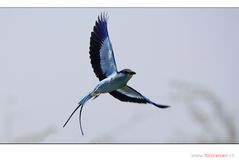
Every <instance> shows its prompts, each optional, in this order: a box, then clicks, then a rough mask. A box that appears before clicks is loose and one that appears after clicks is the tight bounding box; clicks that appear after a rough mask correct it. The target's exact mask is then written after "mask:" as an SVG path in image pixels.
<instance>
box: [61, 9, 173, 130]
mask: <svg viewBox="0 0 239 167" xmlns="http://www.w3.org/2000/svg"><path fill="white" fill-rule="evenodd" d="M89 53H90V59H91V65H92V68H93V70H94V73H95V75H96V76H97V77H98V78H99V80H100V82H99V83H98V84H97V85H96V86H95V88H94V89H93V90H92V91H90V92H89V93H88V94H86V95H85V96H84V97H83V98H82V99H81V100H80V102H79V105H78V106H77V108H76V109H75V110H74V111H73V112H72V114H71V115H70V117H69V118H68V120H67V121H66V123H65V124H64V125H63V127H65V126H66V124H67V123H68V121H69V120H70V119H71V117H72V116H73V114H74V113H75V112H76V111H77V110H78V108H80V107H81V108H80V114H79V122H80V129H81V133H82V135H84V133H83V129H82V125H81V112H82V109H83V106H84V104H85V103H86V102H87V101H88V100H90V99H91V98H93V99H94V98H96V97H98V96H99V95H100V94H102V93H109V94H110V95H112V96H113V97H115V98H117V99H119V100H120V101H124V102H134V103H145V104H146V103H149V104H152V105H154V106H156V107H158V108H167V107H169V106H167V105H161V104H156V103H154V102H153V101H151V100H150V99H148V98H147V97H145V96H144V95H142V94H141V93H139V92H138V91H136V90H135V89H133V88H131V87H130V86H128V85H127V83H128V81H129V80H130V79H131V78H132V76H133V75H134V74H136V73H135V72H134V71H132V70H130V69H124V70H121V71H118V70H117V66H116V62H115V58H114V52H113V48H112V45H111V42H110V38H109V34H108V29H107V16H106V14H104V13H102V14H101V15H100V16H98V19H97V21H96V22H95V26H94V28H93V31H92V32H91V37H90V52H89Z"/></svg>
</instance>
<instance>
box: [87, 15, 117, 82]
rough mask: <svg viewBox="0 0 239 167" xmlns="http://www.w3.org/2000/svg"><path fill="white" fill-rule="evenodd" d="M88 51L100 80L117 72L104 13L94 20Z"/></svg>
mask: <svg viewBox="0 0 239 167" xmlns="http://www.w3.org/2000/svg"><path fill="white" fill-rule="evenodd" d="M89 53H90V59H91V65H92V67H93V69H94V72H95V74H96V76H97V77H98V78H99V80H100V81H101V80H103V79H105V78H106V77H108V76H109V75H111V74H112V73H114V72H117V67H116V63H115V58H114V52H113V48H112V45H111V42H110V38H109V34H108V29H107V16H106V14H101V15H100V16H98V20H97V21H96V22H95V26H94V28H93V32H91V37H90V52H89Z"/></svg>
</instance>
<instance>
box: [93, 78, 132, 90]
mask: <svg viewBox="0 0 239 167" xmlns="http://www.w3.org/2000/svg"><path fill="white" fill-rule="evenodd" d="M126 84H127V82H126V81H124V80H120V79H108V80H102V81H101V82H100V83H99V84H98V86H97V89H96V92H95V93H108V92H111V91H114V90H116V89H120V88H122V87H124V86H125V85H126Z"/></svg>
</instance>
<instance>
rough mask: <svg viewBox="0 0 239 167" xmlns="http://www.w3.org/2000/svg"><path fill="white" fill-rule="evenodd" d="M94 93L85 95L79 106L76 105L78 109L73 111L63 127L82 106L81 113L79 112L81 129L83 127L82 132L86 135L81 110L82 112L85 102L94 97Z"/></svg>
mask: <svg viewBox="0 0 239 167" xmlns="http://www.w3.org/2000/svg"><path fill="white" fill-rule="evenodd" d="M92 97H93V96H92V93H91V92H90V93H88V94H87V95H85V96H84V97H83V98H82V99H81V100H80V102H79V103H78V106H77V107H76V109H75V110H74V111H73V112H72V113H71V115H70V117H69V118H68V119H67V121H66V123H65V124H64V125H63V127H65V126H66V124H67V123H68V122H69V120H70V119H71V117H72V116H73V115H74V113H75V112H76V111H77V110H78V108H79V107H81V108H80V114H79V123H80V129H81V133H82V135H84V132H83V129H82V125H81V112H82V109H83V107H84V105H85V103H86V102H87V101H88V100H90V99H91V98H92Z"/></svg>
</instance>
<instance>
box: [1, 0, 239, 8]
mask: <svg viewBox="0 0 239 167" xmlns="http://www.w3.org/2000/svg"><path fill="white" fill-rule="evenodd" d="M0 7H239V1H238V0H0Z"/></svg>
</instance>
